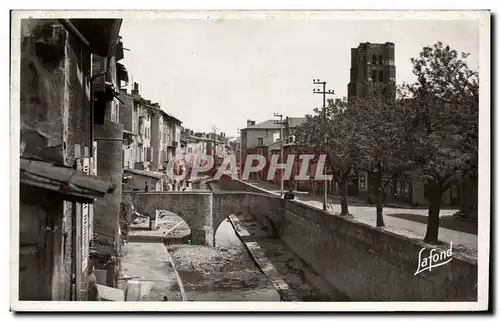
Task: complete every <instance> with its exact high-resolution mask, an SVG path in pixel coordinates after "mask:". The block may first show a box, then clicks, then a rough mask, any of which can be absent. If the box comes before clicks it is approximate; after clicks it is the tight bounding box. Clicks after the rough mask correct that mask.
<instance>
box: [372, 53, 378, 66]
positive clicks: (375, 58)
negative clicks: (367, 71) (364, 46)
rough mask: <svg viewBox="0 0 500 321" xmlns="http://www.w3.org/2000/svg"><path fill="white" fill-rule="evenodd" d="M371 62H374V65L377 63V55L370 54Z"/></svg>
mask: <svg viewBox="0 0 500 321" xmlns="http://www.w3.org/2000/svg"><path fill="white" fill-rule="evenodd" d="M372 64H374V65H376V64H377V56H376V55H373V56H372Z"/></svg>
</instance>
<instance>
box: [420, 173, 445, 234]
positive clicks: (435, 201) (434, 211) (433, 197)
mask: <svg viewBox="0 0 500 321" xmlns="http://www.w3.org/2000/svg"><path fill="white" fill-rule="evenodd" d="M442 196H443V188H442V187H441V186H440V185H439V184H436V183H432V184H431V189H430V195H429V214H428V217H427V232H426V233H425V237H424V242H426V243H429V244H438V242H439V241H438V232H439V210H440V209H441V198H442Z"/></svg>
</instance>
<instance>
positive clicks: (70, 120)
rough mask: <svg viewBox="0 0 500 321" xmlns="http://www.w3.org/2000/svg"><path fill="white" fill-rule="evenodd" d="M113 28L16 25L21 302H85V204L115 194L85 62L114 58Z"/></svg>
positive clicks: (112, 22) (105, 22)
mask: <svg viewBox="0 0 500 321" xmlns="http://www.w3.org/2000/svg"><path fill="white" fill-rule="evenodd" d="M120 25H121V20H120V19H59V20H52V19H29V20H23V21H22V23H21V61H20V64H21V84H20V87H21V90H20V122H21V133H20V140H21V141H20V145H21V150H20V154H21V158H20V190H19V192H20V207H19V225H20V234H19V242H20V244H19V260H20V264H19V299H20V300H86V299H92V298H88V295H87V294H88V291H87V290H88V284H87V280H88V274H89V271H90V270H91V265H92V263H91V260H90V259H89V253H90V252H91V249H90V247H91V241H92V238H93V237H92V236H93V229H94V225H93V224H92V223H93V219H92V214H93V209H92V206H90V205H89V204H92V203H93V202H94V200H95V199H96V198H100V199H103V198H106V195H114V194H116V193H120V190H119V189H118V188H117V185H116V184H115V182H114V181H109V180H108V179H107V178H103V177H102V176H106V175H103V174H105V173H104V172H103V171H99V169H101V168H105V167H106V166H107V162H106V159H105V158H102V159H96V157H95V156H96V147H95V143H94V142H95V137H94V114H93V107H94V106H93V99H92V97H93V92H92V91H93V90H92V81H93V80H95V79H96V77H95V74H93V72H92V64H91V62H92V58H93V57H96V56H101V57H106V58H109V57H112V56H113V55H114V48H115V46H116V40H117V37H118V32H119V29H120ZM97 31H98V32H97ZM103 75H104V74H103ZM96 169H97V173H96ZM89 174H91V175H89ZM92 174H93V175H96V174H97V175H98V176H101V177H100V178H98V177H95V176H93V175H92Z"/></svg>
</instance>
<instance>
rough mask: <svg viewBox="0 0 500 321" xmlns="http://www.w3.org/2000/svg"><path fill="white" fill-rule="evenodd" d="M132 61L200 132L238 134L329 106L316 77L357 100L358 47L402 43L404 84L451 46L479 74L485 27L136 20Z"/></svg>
mask: <svg viewBox="0 0 500 321" xmlns="http://www.w3.org/2000/svg"><path fill="white" fill-rule="evenodd" d="M120 35H121V36H122V38H123V39H122V40H123V44H124V47H125V48H127V49H130V51H125V59H124V60H123V63H124V65H125V67H126V68H127V70H128V71H129V80H130V81H131V82H132V81H133V82H138V83H139V91H140V94H141V95H142V96H143V97H144V98H145V99H149V100H152V101H153V102H159V103H160V104H161V107H162V108H163V109H164V110H165V111H166V112H167V113H169V114H172V115H173V116H175V117H177V118H178V119H180V120H181V121H182V122H183V124H182V125H183V126H184V127H187V128H190V129H193V130H194V131H195V132H196V131H199V132H210V131H212V126H215V127H217V132H225V133H226V136H237V135H238V133H237V129H238V128H244V127H246V121H247V119H250V120H255V121H256V122H257V123H259V122H262V121H265V120H268V119H272V118H273V114H274V113H280V114H283V115H284V116H289V117H303V116H304V115H305V114H309V113H312V110H313V109H314V108H316V107H321V104H322V98H321V95H316V94H313V93H312V90H313V88H315V86H314V85H313V84H312V79H316V78H319V79H321V80H324V81H327V82H328V84H327V89H332V90H334V91H335V95H334V96H331V98H341V97H344V96H346V95H347V84H348V82H349V70H350V58H351V56H350V55H351V53H350V49H351V48H356V47H358V45H359V44H360V43H362V42H371V43H385V42H393V43H394V44H395V55H396V59H395V65H396V82H397V83H402V82H413V81H415V77H414V75H413V74H412V71H411V64H410V58H411V57H417V56H418V54H419V52H420V51H421V49H422V47H424V46H427V45H432V44H434V43H436V42H437V41H442V42H444V43H445V44H448V45H450V46H451V47H452V48H454V49H456V50H457V51H459V52H467V53H470V54H471V55H470V56H469V58H468V63H469V66H470V67H471V68H472V69H474V70H478V57H479V56H478V55H479V25H478V22H477V20H464V19H460V20H401V19H399V20H388V19H385V20H367V19H363V20H360V19H358V20H353V19H350V20H338V19H336V20H333V19H303V18H302V19H293V20H292V19H179V18H175V19H172V18H170V19H166V18H158V17H156V18H154V19H153V18H149V19H144V18H140V19H131V18H125V19H124V20H123V23H122V27H121V30H120Z"/></svg>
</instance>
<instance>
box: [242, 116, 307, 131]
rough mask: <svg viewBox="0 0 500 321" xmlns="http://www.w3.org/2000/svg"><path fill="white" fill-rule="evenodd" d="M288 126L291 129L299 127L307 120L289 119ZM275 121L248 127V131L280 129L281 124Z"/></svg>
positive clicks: (271, 120)
mask: <svg viewBox="0 0 500 321" xmlns="http://www.w3.org/2000/svg"><path fill="white" fill-rule="evenodd" d="M287 119H288V124H289V126H290V127H292V128H293V127H297V126H299V125H300V124H301V123H302V122H304V121H305V120H306V118H305V117H288V118H287ZM274 122H275V120H274V119H269V120H266V121H264V122H262V123H258V124H255V125H253V126H250V127H247V128H246V129H279V128H280V124H275V123H274Z"/></svg>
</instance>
